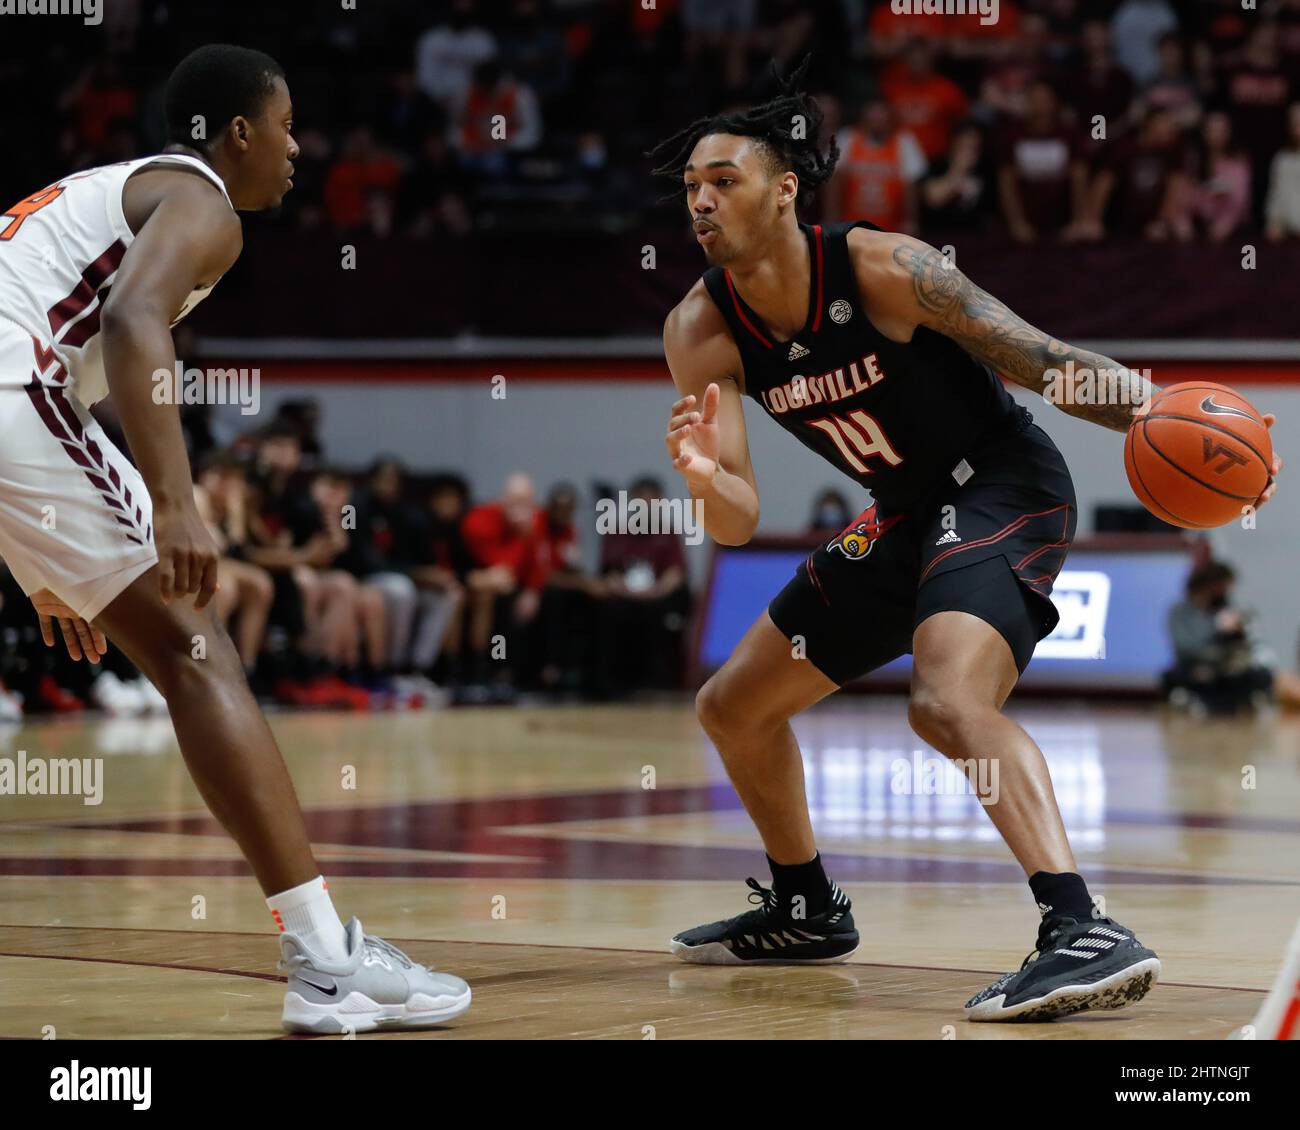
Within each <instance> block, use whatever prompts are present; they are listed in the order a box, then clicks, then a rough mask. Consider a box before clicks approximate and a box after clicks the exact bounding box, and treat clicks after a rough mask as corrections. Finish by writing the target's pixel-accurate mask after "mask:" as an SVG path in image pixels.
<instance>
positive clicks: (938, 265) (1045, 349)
mask: <svg viewBox="0 0 1300 1130" xmlns="http://www.w3.org/2000/svg"><path fill="white" fill-rule="evenodd" d="M862 236H866V237H870V238H867V239H863V238H860V237H862ZM854 237H859V238H854ZM850 247H851V248H853V260H854V269H855V271H856V273H857V276H858V281H859V284H860V288H861V292H862V294H864V295H870V296H871V303H872V305H871V309H870V310H869V313H870V314H871V317H872V320H873V321H874V322H875V323H876V325H877V326H878V327H879V328H880V329H881V331H882V332H883V333H884V334H885V335H886V336H887V337H896V338H897V339H898V340H901V341H906V340H909V339H910V338H911V335H912V332H913V330H914V329H915V328H916V327H917V326H928V327H929V328H930V329H932V330H935V331H937V332H938V333H941V334H943V335H945V336H946V337H950V338H952V340H953V341H955V342H956V343H957V344H958V345H960V346H961V347H962V348H963V349H965V350H966V352H967V353H969V354H970V355H971V356H972V357H975V358H978V359H979V360H980V361H983V362H984V363H985V364H987V365H989V366H990V367H991V368H993V369H995V370H997V371H998V372H999V373H1002V374H1003V375H1004V376H1005V377H1006V378H1007V379H1008V380H1012V381H1015V382H1016V384H1019V385H1023V386H1024V387H1025V388H1028V389H1031V390H1032V391H1034V392H1037V393H1040V394H1046V395H1047V397H1048V399H1050V400H1052V401H1053V402H1054V403H1056V404H1057V405H1058V406H1059V407H1060V408H1061V410H1062V411H1063V412H1067V413H1069V414H1070V415H1071V416H1076V417H1078V418H1079V419H1081V420H1091V421H1092V422H1093V423H1094V424H1101V425H1102V426H1103V427H1107V428H1113V429H1114V430H1115V431H1119V432H1123V431H1127V430H1128V426H1129V424H1130V423H1132V421H1133V416H1134V412H1135V411H1136V410H1137V409H1138V408H1139V407H1140V406H1141V405H1142V404H1144V403H1145V402H1146V401H1147V400H1149V399H1150V398H1151V397H1152V396H1154V395H1155V394H1156V393H1157V392H1159V391H1160V390H1159V389H1158V388H1157V387H1156V386H1155V385H1153V384H1151V382H1150V381H1148V380H1146V379H1145V378H1144V377H1143V376H1141V375H1140V374H1138V373H1134V372H1131V371H1130V370H1128V369H1126V368H1125V367H1124V366H1122V365H1120V364H1119V363H1118V362H1117V361H1112V360H1111V359H1110V358H1109V357H1104V356H1102V355H1101V354H1100V353H1093V352H1092V351H1090V350H1087V349H1080V348H1078V347H1077V346H1073V345H1068V344H1067V343H1066V342H1063V341H1059V340H1058V339H1056V338H1054V337H1051V336H1050V335H1048V334H1045V333H1044V332H1043V331H1042V330H1038V329H1035V328H1034V327H1033V326H1031V325H1030V324H1029V323H1028V322H1026V321H1025V320H1024V319H1023V318H1021V317H1020V316H1019V315H1017V314H1015V313H1013V312H1012V311H1011V310H1009V309H1008V308H1007V307H1006V305H1005V304H1004V303H1002V302H1000V301H998V299H996V298H994V297H993V296H992V295H991V294H989V293H988V292H987V291H985V290H981V289H980V288H979V287H978V286H976V285H975V284H974V283H973V282H971V281H970V279H968V278H967V277H966V276H965V275H963V274H962V273H961V271H959V270H958V269H957V268H956V267H955V266H952V265H951V264H950V263H949V261H948V260H946V259H945V258H944V257H943V256H942V255H940V254H939V252H938V251H936V250H935V249H934V248H933V247H930V246H929V245H928V244H925V243H922V242H921V241H920V240H916V239H910V238H908V237H907V236H902V235H896V234H889V233H883V232H871V231H865V230H863V229H855V231H853V232H852V233H850ZM1083 382H1089V383H1090V384H1091V388H1089V389H1088V392H1087V393H1083V390H1082V387H1081V386H1082V384H1083ZM1076 393H1078V395H1076ZM1081 401H1082V402H1081Z"/></svg>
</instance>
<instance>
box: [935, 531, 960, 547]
mask: <svg viewBox="0 0 1300 1130" xmlns="http://www.w3.org/2000/svg"><path fill="white" fill-rule="evenodd" d="M959 541H961V538H959V537H958V536H957V531H956V530H949V531H948V532H947V533H946V534H944V535H943V537H941V538H940V539H939V540H938V541H937V542H935V543H934V544H935V545H952V544H953V543H954V542H959Z"/></svg>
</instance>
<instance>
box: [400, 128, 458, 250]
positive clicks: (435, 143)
mask: <svg viewBox="0 0 1300 1130" xmlns="http://www.w3.org/2000/svg"><path fill="white" fill-rule="evenodd" d="M471 194H472V183H471V181H470V179H469V177H467V176H466V175H465V173H464V171H463V170H462V169H461V167H460V165H459V163H458V162H457V161H456V158H455V155H454V154H453V153H452V151H451V147H450V146H449V145H448V144H447V138H446V131H445V130H436V131H433V132H430V133H429V134H428V135H427V136H426V137H425V139H424V141H423V143H422V144H421V146H420V155H419V157H418V158H417V159H416V162H415V164H414V165H413V166H411V168H410V169H409V171H408V172H407V174H406V176H405V177H403V178H402V187H401V190H400V193H399V195H398V200H397V214H398V223H399V225H400V226H401V228H402V230H403V231H404V232H406V234H407V235H414V236H426V235H431V234H432V233H434V232H446V233H447V234H449V235H458V236H463V235H468V234H469V233H470V230H471V227H472V223H473V221H472V218H471V216H470V210H469V200H470V197H471Z"/></svg>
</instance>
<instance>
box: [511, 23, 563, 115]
mask: <svg viewBox="0 0 1300 1130" xmlns="http://www.w3.org/2000/svg"><path fill="white" fill-rule="evenodd" d="M561 26H562V25H560V24H559V23H558V22H557V21H556V20H555V18H554V16H553V14H552V12H551V6H550V4H549V3H548V4H543V3H542V2H541V0H513V3H512V4H511V5H510V17H509V20H508V21H507V23H506V27H505V30H504V31H503V32H502V33H501V41H500V44H501V63H502V66H504V67H505V69H506V70H507V71H509V72H510V73H511V74H512V75H514V76H515V77H516V78H517V79H519V81H520V82H522V83H525V84H526V85H527V86H528V87H529V88H530V89H531V90H533V91H534V92H535V93H536V95H537V97H538V98H539V99H540V100H541V102H542V103H543V105H545V103H546V102H547V101H548V100H549V99H552V98H555V97H556V96H557V95H559V94H560V93H561V92H562V91H563V90H564V88H565V86H567V85H568V82H569V71H570V67H569V52H568V49H567V48H566V46H565V42H564V33H563V31H562V30H561Z"/></svg>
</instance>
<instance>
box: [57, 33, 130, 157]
mask: <svg viewBox="0 0 1300 1130" xmlns="http://www.w3.org/2000/svg"><path fill="white" fill-rule="evenodd" d="M139 101H140V96H139V94H138V92H137V90H136V88H135V85H134V84H133V83H131V82H130V81H129V80H128V79H127V77H126V76H125V75H124V74H123V72H122V66H121V62H120V61H119V60H118V59H117V58H116V57H114V56H112V55H109V56H106V57H105V58H103V59H99V60H96V61H94V62H91V63H89V64H87V65H86V67H85V68H84V69H83V70H82V72H81V74H80V75H79V76H78V77H77V79H76V81H75V82H74V83H73V84H72V85H71V86H70V87H68V89H67V90H65V91H64V92H63V94H62V96H61V97H60V98H59V109H60V110H61V111H63V113H64V114H66V115H67V116H68V118H69V120H70V121H71V123H72V129H73V136H74V138H75V140H76V145H77V151H78V155H77V157H76V159H77V162H78V164H79V165H81V166H83V167H84V166H85V165H95V164H100V163H102V162H101V159H102V158H103V157H105V156H106V155H107V154H106V153H105V149H106V146H107V144H108V137H109V131H110V129H111V128H112V127H113V126H114V125H115V124H117V123H119V122H121V121H123V120H129V119H131V118H133V117H134V116H135V113H136V110H137V107H138V105H139Z"/></svg>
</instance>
